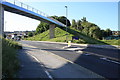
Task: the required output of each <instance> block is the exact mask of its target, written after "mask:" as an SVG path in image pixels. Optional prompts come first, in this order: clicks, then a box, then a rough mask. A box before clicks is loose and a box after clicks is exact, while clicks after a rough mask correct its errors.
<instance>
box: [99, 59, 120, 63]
mask: <svg viewBox="0 0 120 80" xmlns="http://www.w3.org/2000/svg"><path fill="white" fill-rule="evenodd" d="M100 59H103V60H106V61H109V62H113V63H116V64H120V63H119V62H116V61H113V60H109V59H107V58H100Z"/></svg>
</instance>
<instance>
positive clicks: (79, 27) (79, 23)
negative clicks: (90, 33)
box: [77, 20, 83, 31]
mask: <svg viewBox="0 0 120 80" xmlns="http://www.w3.org/2000/svg"><path fill="white" fill-rule="evenodd" d="M77 29H78V30H80V31H82V30H83V26H82V25H81V20H78V21H77Z"/></svg>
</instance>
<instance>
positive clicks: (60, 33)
mask: <svg viewBox="0 0 120 80" xmlns="http://www.w3.org/2000/svg"><path fill="white" fill-rule="evenodd" d="M65 30H66V28H63V27H61V28H60V27H59V28H58V27H56V28H55V38H53V39H49V30H47V31H45V32H43V33H41V34H38V35H35V36H33V37H29V38H27V39H25V40H35V41H53V42H66V37H67V40H71V41H72V42H73V43H80V44H107V43H104V42H103V41H100V40H96V39H94V38H91V37H89V36H86V35H84V34H82V33H81V32H79V31H76V30H74V29H69V28H68V32H66V31H65ZM66 34H68V35H66ZM72 36H77V37H79V40H72Z"/></svg>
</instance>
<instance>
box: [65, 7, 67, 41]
mask: <svg viewBox="0 0 120 80" xmlns="http://www.w3.org/2000/svg"><path fill="white" fill-rule="evenodd" d="M65 8H66V42H67V6H65Z"/></svg>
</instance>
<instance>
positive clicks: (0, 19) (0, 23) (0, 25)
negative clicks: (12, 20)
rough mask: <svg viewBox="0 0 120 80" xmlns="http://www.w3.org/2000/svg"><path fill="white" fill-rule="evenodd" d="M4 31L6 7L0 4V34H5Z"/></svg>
mask: <svg viewBox="0 0 120 80" xmlns="http://www.w3.org/2000/svg"><path fill="white" fill-rule="evenodd" d="M3 33H4V8H3V6H2V5H1V4H0V36H3Z"/></svg>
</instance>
